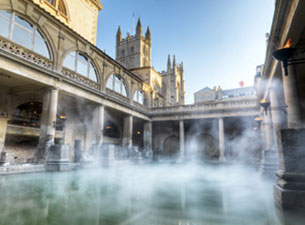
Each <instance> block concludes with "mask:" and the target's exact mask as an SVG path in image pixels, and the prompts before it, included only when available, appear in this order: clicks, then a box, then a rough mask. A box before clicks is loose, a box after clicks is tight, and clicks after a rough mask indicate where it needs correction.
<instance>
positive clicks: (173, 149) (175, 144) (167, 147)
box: [163, 136, 180, 159]
mask: <svg viewBox="0 0 305 225" xmlns="http://www.w3.org/2000/svg"><path fill="white" fill-rule="evenodd" d="M179 148H180V146H179V138H178V137H177V136H170V137H168V138H166V139H165V141H164V144H163V149H164V154H163V155H164V157H165V158H171V159H175V158H178V156H179V152H180V150H179Z"/></svg>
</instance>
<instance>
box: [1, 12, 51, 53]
mask: <svg viewBox="0 0 305 225" xmlns="http://www.w3.org/2000/svg"><path fill="white" fill-rule="evenodd" d="M0 35H1V36H3V37H5V38H8V39H9V40H12V41H13V42H16V43H17V44H20V45H22V46H24V47H26V48H28V49H30V50H32V51H34V52H36V53H38V54H40V55H42V56H44V57H46V58H50V51H49V48H48V45H47V42H46V40H45V38H44V37H43V35H42V34H41V33H40V32H39V30H38V28H37V26H35V25H32V24H31V23H29V22H27V21H26V20H25V19H23V18H22V17H20V16H18V15H16V13H15V12H13V13H10V12H7V11H3V10H0Z"/></svg>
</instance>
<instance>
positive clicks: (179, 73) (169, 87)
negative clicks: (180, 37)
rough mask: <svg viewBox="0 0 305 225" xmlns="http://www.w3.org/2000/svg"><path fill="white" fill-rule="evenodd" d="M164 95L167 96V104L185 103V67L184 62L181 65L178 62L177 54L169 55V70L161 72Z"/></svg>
mask: <svg viewBox="0 0 305 225" xmlns="http://www.w3.org/2000/svg"><path fill="white" fill-rule="evenodd" d="M161 75H162V77H163V79H162V86H163V95H164V96H165V105H166V106H171V105H184V104H185V87H184V69H183V62H181V63H180V64H179V65H177V63H176V56H175V55H174V56H173V63H172V64H171V57H170V55H168V60H167V70H166V71H163V72H162V73H161Z"/></svg>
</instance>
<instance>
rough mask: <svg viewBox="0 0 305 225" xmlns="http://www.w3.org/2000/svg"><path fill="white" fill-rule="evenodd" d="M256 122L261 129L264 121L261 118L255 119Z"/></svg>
mask: <svg viewBox="0 0 305 225" xmlns="http://www.w3.org/2000/svg"><path fill="white" fill-rule="evenodd" d="M254 120H255V122H256V123H257V125H258V128H260V127H261V123H262V119H261V118H260V117H259V116H256V117H254Z"/></svg>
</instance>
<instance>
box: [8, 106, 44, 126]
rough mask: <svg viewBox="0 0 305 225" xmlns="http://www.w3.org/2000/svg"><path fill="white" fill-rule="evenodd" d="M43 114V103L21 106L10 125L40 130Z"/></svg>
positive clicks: (14, 113) (15, 112) (16, 110)
mask: <svg viewBox="0 0 305 225" xmlns="http://www.w3.org/2000/svg"><path fill="white" fill-rule="evenodd" d="M41 113H42V103H41V102H39V101H31V102H27V103H24V104H21V105H19V106H18V107H17V108H16V109H15V110H14V112H13V116H12V119H11V120H10V121H9V124H13V125H18V126H26V127H37V128H38V127H40V118H41Z"/></svg>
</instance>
